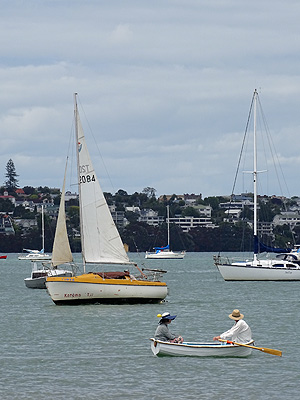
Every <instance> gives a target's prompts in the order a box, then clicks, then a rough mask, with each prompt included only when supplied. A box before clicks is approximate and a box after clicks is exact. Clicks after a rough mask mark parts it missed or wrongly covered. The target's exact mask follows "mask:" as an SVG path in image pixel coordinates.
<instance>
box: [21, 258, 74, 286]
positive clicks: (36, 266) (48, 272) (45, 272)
mask: <svg viewBox="0 0 300 400" xmlns="http://www.w3.org/2000/svg"><path fill="white" fill-rule="evenodd" d="M32 263H33V267H32V271H31V275H30V277H29V278H25V279H24V283H25V286H26V287H27V288H29V289H46V279H47V277H48V276H60V277H61V276H64V277H66V276H68V277H71V276H73V272H72V271H70V270H63V269H59V268H51V267H50V266H47V265H45V263H40V262H37V261H32Z"/></svg>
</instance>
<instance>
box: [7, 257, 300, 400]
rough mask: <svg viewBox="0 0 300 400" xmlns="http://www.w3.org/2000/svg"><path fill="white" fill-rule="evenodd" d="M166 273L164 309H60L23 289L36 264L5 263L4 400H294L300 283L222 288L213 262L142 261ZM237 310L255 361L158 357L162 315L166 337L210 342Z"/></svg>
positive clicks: (190, 259)
mask: <svg viewBox="0 0 300 400" xmlns="http://www.w3.org/2000/svg"><path fill="white" fill-rule="evenodd" d="M132 259H135V260H139V261H141V262H147V264H146V265H145V266H148V267H154V268H158V267H162V268H164V269H167V270H168V273H167V274H166V275H165V280H166V281H167V283H168V285H169V288H170V295H169V296H168V302H167V303H166V304H163V305H128V306H127V305H123V306H116V305H112V306H110V305H85V306H55V305H54V303H52V301H51V299H50V297H49V296H48V294H47V292H46V291H45V290H32V289H27V288H26V287H25V285H24V281H23V279H24V278H25V277H28V276H29V275H30V270H31V265H30V262H27V261H19V260H17V255H16V254H8V258H7V259H6V260H0V294H1V303H0V307H1V326H0V336H1V351H0V358H1V360H0V398H1V399H18V400H19V399H161V398H163V399H216V400H217V399H225V398H229V397H232V398H236V399H242V398H243V399H247V400H248V399H253V400H256V399H298V398H299V386H300V382H299V379H300V367H299V353H300V352H299V345H298V334H299V332H300V321H299V309H300V304H299V303H300V302H299V298H300V294H299V288H300V282H299V283H297V282H285V283H284V282H252V283H247V282H224V281H223V279H222V278H221V276H220V275H219V274H218V272H217V271H216V269H215V267H214V265H213V262H212V254H211V253H188V254H187V255H186V257H185V259H184V260H171V261H170V260H164V261H157V260H144V259H143V257H142V255H136V254H135V255H134V254H133V255H132ZM234 308H239V309H240V310H241V311H242V312H243V313H244V314H245V320H246V321H247V322H248V323H249V325H250V326H251V328H252V332H253V337H254V339H255V340H256V345H257V346H265V347H269V348H274V349H279V350H282V351H283V357H282V358H280V357H276V356H272V355H268V354H264V353H262V352H260V351H253V353H252V355H251V357H249V358H246V359H238V358H226V359H217V358H187V357H186V358H185V357H183V358H176V357H162V358H157V357H154V356H153V355H152V353H151V350H150V341H149V338H150V337H151V336H152V335H153V332H154V330H155V328H156V326H157V323H158V318H157V317H156V314H158V313H162V312H164V311H169V312H171V313H176V314H177V318H176V320H175V321H173V322H172V324H171V326H170V329H171V331H173V332H174V333H178V334H181V335H182V336H183V337H184V338H185V339H186V340H191V341H196V340H198V341H211V339H212V337H213V336H215V335H216V334H219V333H221V332H222V331H224V330H226V329H229V328H230V327H231V325H232V321H231V320H230V319H229V318H228V314H229V313H230V312H231V311H232V310H233V309H234Z"/></svg>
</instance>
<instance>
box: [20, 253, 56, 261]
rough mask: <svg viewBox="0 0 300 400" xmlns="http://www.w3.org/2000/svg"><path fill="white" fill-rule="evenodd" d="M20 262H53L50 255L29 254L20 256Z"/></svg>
mask: <svg viewBox="0 0 300 400" xmlns="http://www.w3.org/2000/svg"><path fill="white" fill-rule="evenodd" d="M18 260H28V261H46V260H51V255H49V254H27V255H26V256H19V257H18Z"/></svg>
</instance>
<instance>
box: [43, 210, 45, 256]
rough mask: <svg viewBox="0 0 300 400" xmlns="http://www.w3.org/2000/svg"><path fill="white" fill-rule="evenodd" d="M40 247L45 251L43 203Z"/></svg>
mask: <svg viewBox="0 0 300 400" xmlns="http://www.w3.org/2000/svg"><path fill="white" fill-rule="evenodd" d="M42 249H43V252H44V251H45V222H44V205H43V204H42Z"/></svg>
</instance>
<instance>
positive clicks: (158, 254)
mask: <svg viewBox="0 0 300 400" xmlns="http://www.w3.org/2000/svg"><path fill="white" fill-rule="evenodd" d="M167 228H168V244H167V246H165V247H154V250H155V251H154V252H150V251H146V255H145V258H151V259H158V260H162V259H172V258H176V259H182V258H184V256H185V253H186V252H185V251H184V250H183V251H180V252H175V251H172V250H171V249H170V210H169V205H167Z"/></svg>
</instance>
